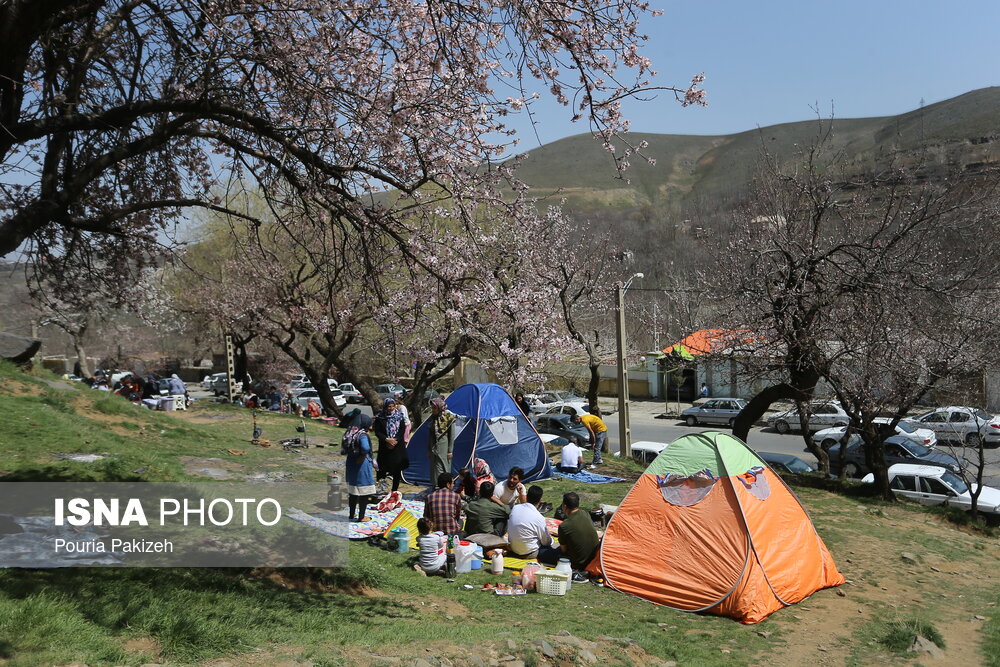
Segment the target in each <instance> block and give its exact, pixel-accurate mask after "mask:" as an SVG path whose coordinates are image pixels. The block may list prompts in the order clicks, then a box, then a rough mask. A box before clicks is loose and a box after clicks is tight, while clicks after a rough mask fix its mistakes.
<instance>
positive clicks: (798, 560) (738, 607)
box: [588, 432, 844, 623]
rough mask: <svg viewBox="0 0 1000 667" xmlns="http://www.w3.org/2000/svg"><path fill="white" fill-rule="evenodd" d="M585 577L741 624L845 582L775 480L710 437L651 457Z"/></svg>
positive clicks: (721, 439)
mask: <svg viewBox="0 0 1000 667" xmlns="http://www.w3.org/2000/svg"><path fill="white" fill-rule="evenodd" d="M588 570H590V571H591V572H592V573H594V574H600V575H602V576H603V577H604V579H605V582H606V583H607V584H608V585H609V586H611V587H612V588H614V589H616V590H619V591H622V592H623V593H629V594H631V595H636V596H638V597H641V598H645V599H647V600H649V601H651V602H655V603H656V604H661V605H664V606H667V607H671V608H673V609H679V610H681V611H695V612H708V613H712V614H719V615H722V616H732V617H733V618H735V619H737V620H739V621H741V622H743V623H758V622H760V621H762V620H764V619H765V618H767V617H768V616H769V615H770V614H771V613H773V612H774V611H776V610H778V609H780V608H781V607H783V606H786V605H790V604H794V603H796V602H799V601H800V600H803V599H805V598H806V597H808V596H810V595H812V594H813V593H815V592H816V591H818V590H820V589H821V588H827V587H829V586H839V585H840V584H842V583H844V577H843V576H842V575H841V574H840V572H838V571H837V567H836V565H834V563H833V558H832V557H831V556H830V552H829V551H828V550H827V548H826V545H825V544H823V540H822V539H820V537H819V535H818V534H817V533H816V529H815V528H814V527H813V525H812V521H810V520H809V516H808V515H807V514H806V511H805V509H804V508H803V507H802V505H801V504H800V503H799V501H798V499H797V498H796V497H795V495H794V494H792V492H791V490H790V489H789V488H788V487H787V486H786V485H785V483H784V481H782V479H781V478H780V477H779V476H778V475H776V474H775V473H774V472H773V471H772V470H771V469H770V468H768V467H767V464H766V463H764V461H763V460H762V459H761V458H760V457H759V456H757V454H756V453H755V452H754V451H753V450H751V449H750V448H749V447H747V445H746V444H744V443H743V442H742V441H741V440H739V439H738V438H735V437H733V436H731V435H728V434H724V433H714V432H704V433H695V434H691V435H686V436H684V437H682V438H679V439H677V440H675V441H674V442H673V443H671V444H670V446H669V447H667V448H665V449H664V450H663V451H662V452H661V453H660V455H659V456H657V457H656V459H655V460H654V461H653V462H652V463H651V464H650V465H649V467H648V468H647V469H646V471H645V473H643V475H642V477H640V478H639V481H637V482H636V483H635V486H633V487H632V490H631V491H629V493H628V495H627V496H625V499H624V500H623V501H622V503H621V505H620V506H619V507H618V511H617V512H615V514H614V516H613V517H612V519H611V522H610V523H609V524H608V527H607V531H606V532H605V534H604V539H603V540H602V542H601V546H600V549H599V550H598V552H597V555H596V557H595V558H594V560H593V562H591V564H590V566H589V567H588Z"/></svg>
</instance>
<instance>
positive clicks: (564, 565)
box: [556, 558, 573, 590]
mask: <svg viewBox="0 0 1000 667" xmlns="http://www.w3.org/2000/svg"><path fill="white" fill-rule="evenodd" d="M556 572H565V573H566V577H567V579H566V590H569V589H570V588H571V586H572V584H573V566H572V565H570V562H569V558H560V559H559V563H558V564H557V565H556Z"/></svg>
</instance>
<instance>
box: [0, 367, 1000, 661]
mask: <svg viewBox="0 0 1000 667" xmlns="http://www.w3.org/2000/svg"><path fill="white" fill-rule="evenodd" d="M0 400H2V401H3V403H4V405H5V410H4V411H3V412H0V434H2V438H0V469H2V470H3V472H2V473H0V480H2V481H8V482H9V481H27V480H50V481H55V480H64V481H67V480H74V481H83V480H102V481H112V480H118V481H122V480H157V481H163V480H192V479H212V478H214V479H219V478H220V476H219V473H220V472H224V473H226V475H227V476H226V478H227V479H239V478H246V479H261V477H262V476H264V475H267V476H269V477H270V478H271V479H273V480H279V479H280V480H288V479H293V480H313V481H320V480H323V479H324V478H325V472H326V470H325V468H324V467H323V463H324V462H328V461H330V460H332V459H334V458H336V457H338V455H337V454H336V453H335V449H333V448H329V447H328V448H324V449H313V448H310V449H308V450H305V451H303V452H301V453H294V452H285V451H283V450H281V449H280V448H278V447H270V448H261V447H256V446H254V445H252V444H251V443H249V442H248V441H247V438H248V437H249V435H250V430H251V416H250V414H249V413H248V411H246V410H242V409H240V408H236V407H233V406H225V405H219V404H215V403H211V402H208V401H199V402H197V403H195V404H194V405H192V407H191V409H190V410H189V411H187V412H180V413H155V412H149V411H146V410H141V409H139V408H136V407H134V406H132V405H129V404H127V403H125V402H124V401H123V400H122V399H119V398H118V397H114V396H108V395H101V394H100V392H95V391H92V390H88V389H84V388H82V387H81V386H79V385H68V384H65V383H62V382H60V381H58V380H55V379H54V378H53V377H52V376H51V375H48V374H44V373H43V374H42V375H40V376H39V375H27V374H24V373H22V372H20V371H18V370H16V369H14V368H13V367H11V366H10V365H8V364H0ZM259 419H260V423H261V424H262V425H263V427H264V429H265V437H270V438H280V437H282V436H284V435H290V434H294V433H295V431H294V427H295V425H296V424H297V423H298V420H297V419H294V418H292V417H289V416H282V415H260V418H259ZM309 428H310V431H311V433H312V434H313V435H315V436H316V442H325V441H329V440H336V439H337V436H339V434H340V431H339V430H337V429H333V428H329V427H324V426H321V425H318V424H316V425H310V427H309ZM67 453H73V454H81V455H87V454H89V455H91V457H90V459H84V460H79V461H74V460H72V459H69V458H65V455H66V454H67ZM94 457H98V458H96V459H95V458H94ZM99 457H103V458H99ZM609 458H611V457H609ZM604 470H605V471H606V472H608V473H610V474H613V475H618V476H621V477H623V478H625V479H626V481H622V482H613V483H609V484H602V485H596V486H595V485H582V484H580V483H578V482H574V481H571V480H566V479H553V480H548V481H545V482H542V486H543V487H544V489H545V497H546V498H547V499H552V500H557V499H558V498H560V497H561V494H562V493H563V492H565V491H569V490H574V491H578V492H579V493H580V496H581V500H582V502H583V503H584V505H583V506H584V507H593V506H596V505H597V504H600V503H606V504H614V505H617V504H619V503H620V502H621V500H622V498H623V497H624V496H625V494H626V493H627V492H628V490H629V489H630V488H631V486H632V483H633V482H634V480H636V479H637V478H638V476H639V475H640V474H641V471H642V468H641V467H639V466H638V465H637V464H636V463H634V462H632V461H620V460H610V461H609V462H608V465H607V467H606V469H604ZM793 483H795V482H794V481H793ZM403 489H404V491H411V490H416V488H415V487H403ZM796 492H797V494H798V496H799V498H800V500H801V501H802V502H803V503H804V505H805V506H806V507H807V508H808V510H809V512H810V514H811V516H812V520H813V522H814V524H815V525H816V527H817V530H818V531H819V533H820V535H821V536H822V538H823V540H824V541H825V542H826V544H827V545H828V547H829V548H830V550H831V553H832V554H833V557H834V559H835V561H836V563H837V566H838V568H839V569H840V571H841V572H842V573H843V574H844V575H845V576H846V578H847V580H848V581H847V583H846V584H845V585H844V586H841V587H838V588H835V589H827V590H822V591H819V592H817V593H816V594H815V595H813V596H812V597H810V598H809V599H807V600H804V601H802V602H801V603H799V604H796V605H794V606H791V607H789V608H787V609H783V610H780V611H778V612H776V613H775V614H774V615H773V616H771V617H770V618H768V619H767V620H765V621H764V622H762V623H759V624H757V625H749V626H747V625H741V624H740V623H737V622H735V621H733V620H731V619H728V618H724V617H719V616H710V615H701V614H691V613H684V612H679V611H674V610H671V609H668V608H666V607H661V606H655V605H652V604H650V603H648V602H646V601H644V600H640V599H638V598H634V597H630V596H628V595H623V594H621V593H618V592H617V591H614V590H612V589H611V588H609V587H607V586H595V585H594V584H593V583H575V584H573V587H572V589H571V590H570V591H569V593H568V594H567V595H566V596H565V597H554V596H544V595H538V594H532V595H529V596H524V597H514V596H508V597H506V598H503V597H497V596H495V595H493V594H491V593H490V592H488V591H485V592H484V591H481V590H479V589H480V587H481V586H482V584H484V583H487V582H492V581H498V580H501V581H510V576H511V573H510V571H508V572H507V573H506V574H504V575H491V574H489V572H488V570H480V571H473V572H469V573H464V574H460V575H459V576H458V577H457V581H446V580H445V579H444V578H443V577H422V576H419V575H417V574H416V573H415V572H414V571H413V570H412V568H411V562H410V561H409V560H408V557H407V556H406V555H403V554H397V553H395V552H389V551H385V550H383V549H379V548H376V547H374V546H370V545H369V544H367V543H366V542H365V541H357V542H353V543H352V544H351V545H350V565H349V566H348V567H346V568H342V569H334V570H330V569H318V568H284V569H283V568H256V569H253V570H250V569H246V568H175V569H170V568H86V567H72V568H59V569H5V570H0V664H3V665H10V666H11V667H14V666H20V665H53V664H60V665H66V664H70V663H73V664H83V663H85V664H90V665H98V664H100V665H117V664H129V665H140V664H149V663H154V662H155V663H160V664H163V663H168V664H205V665H212V666H214V667H221V666H222V665H223V664H226V665H273V664H283V665H316V666H319V665H329V666H333V665H373V666H374V665H431V664H440V665H470V664H478V665H487V664H490V665H499V664H505V665H510V666H514V665H518V664H520V665H522V666H523V665H536V666H538V667H544V666H551V667H555V666H556V665H564V664H570V665H589V664H604V665H608V666H609V667H610V666H620V667H626V666H629V665H676V664H681V665H706V666H712V665H719V666H723V665H724V666H726V667H729V666H730V665H750V664H758V663H761V662H766V663H767V664H770V665H779V666H783V665H789V666H791V665H802V664H820V665H859V664H886V663H892V664H896V663H902V662H903V661H905V660H906V659H907V657H908V656H913V654H907V652H906V650H907V648H908V647H909V646H910V644H911V643H912V641H913V636H914V634H916V633H923V634H926V635H927V636H928V637H929V638H931V639H933V640H935V643H936V644H937V645H938V646H941V647H943V650H942V651H938V650H937V649H933V653H934V654H936V655H937V657H935V656H934V655H931V654H921V655H917V656H915V657H916V658H917V659H919V660H920V664H925V665H929V664H949V665H954V664H992V665H997V664H1000V662H998V659H997V656H998V655H1000V617H998V615H997V612H996V605H997V603H998V601H1000V598H998V580H1000V575H998V574H997V573H996V572H995V569H996V563H997V558H998V555H1000V546H998V542H997V540H996V538H995V537H988V536H986V535H983V534H981V533H976V532H972V531H969V530H964V529H962V528H959V527H957V526H955V525H954V524H952V523H949V522H947V521H945V520H944V516H943V515H941V514H940V513H939V512H934V511H932V510H928V509H924V508H920V507H918V506H912V505H905V504H898V505H886V504H882V503H878V502H874V501H871V500H868V499H864V498H860V497H857V495H856V493H853V492H851V489H850V487H848V488H847V489H846V491H845V489H839V490H838V491H836V492H835V491H826V490H820V489H816V488H811V486H800V487H796ZM859 503H863V504H859ZM649 539H662V536H659V535H650V536H649ZM498 612H499V613H498Z"/></svg>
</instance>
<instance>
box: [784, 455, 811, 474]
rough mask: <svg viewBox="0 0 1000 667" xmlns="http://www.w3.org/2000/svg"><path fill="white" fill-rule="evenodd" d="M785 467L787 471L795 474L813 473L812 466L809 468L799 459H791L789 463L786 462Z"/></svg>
mask: <svg viewBox="0 0 1000 667" xmlns="http://www.w3.org/2000/svg"><path fill="white" fill-rule="evenodd" d="M785 465H786V466H788V469H789V470H791V471H792V472H795V473H802V472H812V471H813V469H812V466H810V465H809V464H808V463H806V462H805V461H803V460H802V459H799V458H793V459H792V460H791V461H786V462H785Z"/></svg>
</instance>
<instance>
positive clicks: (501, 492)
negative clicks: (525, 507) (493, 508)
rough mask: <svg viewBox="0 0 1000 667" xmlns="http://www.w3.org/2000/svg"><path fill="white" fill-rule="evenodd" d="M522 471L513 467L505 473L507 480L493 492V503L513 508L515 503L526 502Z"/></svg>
mask: <svg viewBox="0 0 1000 667" xmlns="http://www.w3.org/2000/svg"><path fill="white" fill-rule="evenodd" d="M522 479H524V471H523V470H521V469H520V468H518V467H516V466H515V467H513V468H511V469H510V472H509V473H507V480H506V481H505V482H504V483H503V484H500V485H498V486H497V487H496V489H495V490H494V491H493V502H495V503H496V504H497V505H507V506H508V507H513V506H514V505H516V504H517V503H523V502H526V501H527V494H526V491H525V490H524V484H522V483H521V480H522Z"/></svg>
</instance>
